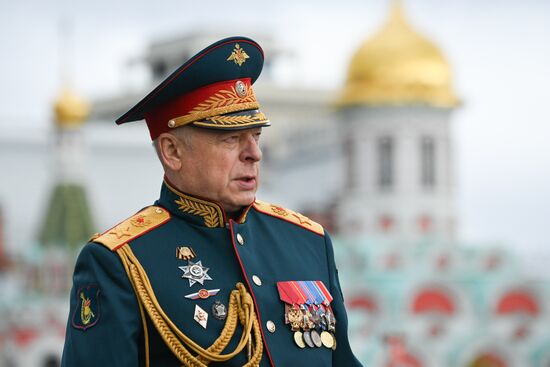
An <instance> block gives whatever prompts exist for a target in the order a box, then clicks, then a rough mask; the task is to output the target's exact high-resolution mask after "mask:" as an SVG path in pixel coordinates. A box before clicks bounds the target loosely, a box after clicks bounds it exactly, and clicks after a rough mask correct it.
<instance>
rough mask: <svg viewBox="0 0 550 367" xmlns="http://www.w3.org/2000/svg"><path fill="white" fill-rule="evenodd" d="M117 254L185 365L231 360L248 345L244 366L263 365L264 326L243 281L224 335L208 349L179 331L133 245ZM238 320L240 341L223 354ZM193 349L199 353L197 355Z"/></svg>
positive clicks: (232, 302)
mask: <svg viewBox="0 0 550 367" xmlns="http://www.w3.org/2000/svg"><path fill="white" fill-rule="evenodd" d="M117 253H118V255H119V257H120V258H121V260H122V263H123V265H124V268H125V270H126V273H128V277H129V278H130V281H131V283H132V286H133V287H134V290H135V292H136V294H137V296H138V300H139V303H140V306H142V307H143V308H145V310H146V311H147V314H148V315H149V317H150V318H151V321H152V322H153V325H155V328H156V329H157V331H158V333H159V335H160V336H161V337H162V339H163V340H164V342H165V343H166V345H167V346H168V347H169V348H170V350H171V351H172V353H173V354H174V355H175V356H176V357H177V358H178V360H179V361H180V362H181V363H183V366H185V367H206V366H208V364H209V363H210V362H224V361H228V360H230V359H231V358H233V357H235V356H236V355H237V354H239V353H240V352H241V351H242V350H243V349H244V348H245V347H247V352H248V353H247V354H248V359H249V360H248V362H247V363H246V364H245V365H244V366H243V367H258V366H259V365H260V360H261V359H262V353H263V344H262V336H261V332H260V325H259V323H258V319H257V318H256V312H255V311H254V302H253V300H252V296H251V295H250V293H248V291H247V290H246V287H245V286H244V285H243V284H242V283H237V285H236V289H234V290H233V291H231V294H230V296H229V309H228V312H227V319H226V321H225V325H224V327H223V329H222V332H221V334H220V336H219V337H218V338H217V339H216V340H215V341H214V343H213V344H212V345H211V346H210V347H208V348H206V349H204V348H202V347H201V346H200V345H198V344H197V343H195V342H194V341H193V340H192V339H190V338H189V337H188V336H187V335H185V334H184V333H183V332H182V331H181V330H179V328H178V327H177V326H176V325H175V324H174V323H173V322H172V320H170V319H169V318H168V316H167V315H166V313H165V312H164V311H163V309H162V307H161V306H160V304H159V303H158V301H157V299H156V297H155V294H154V292H153V288H152V286H151V283H150V282H149V278H148V277H147V274H146V273H145V270H144V269H143V267H142V266H141V264H140V263H139V261H138V259H137V258H136V256H135V255H134V253H133V252H132V250H131V249H130V246H129V245H128V244H125V245H124V246H122V247H120V248H119V249H118V250H117ZM237 320H238V321H239V323H240V324H241V325H242V326H243V333H242V335H241V338H240V340H239V344H238V345H237V347H236V348H235V350H234V351H233V352H231V353H227V354H221V352H222V351H223V350H224V349H225V348H226V347H227V345H228V344H229V342H230V341H231V338H232V337H233V335H234V334H235V330H236V328H237ZM252 333H254V340H252V338H253V337H252ZM190 350H192V351H193V352H195V353H197V354H198V355H197V356H194V355H193V354H191V351H190Z"/></svg>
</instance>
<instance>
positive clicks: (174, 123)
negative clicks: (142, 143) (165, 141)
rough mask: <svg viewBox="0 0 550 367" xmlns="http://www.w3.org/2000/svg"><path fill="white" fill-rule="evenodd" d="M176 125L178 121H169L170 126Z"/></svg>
mask: <svg viewBox="0 0 550 367" xmlns="http://www.w3.org/2000/svg"><path fill="white" fill-rule="evenodd" d="M175 126H176V121H174V120H170V121H168V127H175Z"/></svg>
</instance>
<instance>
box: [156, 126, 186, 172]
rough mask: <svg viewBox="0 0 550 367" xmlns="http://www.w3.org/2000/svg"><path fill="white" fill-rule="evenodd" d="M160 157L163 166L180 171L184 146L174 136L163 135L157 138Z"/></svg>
mask: <svg viewBox="0 0 550 367" xmlns="http://www.w3.org/2000/svg"><path fill="white" fill-rule="evenodd" d="M157 142H158V150H159V156H160V159H161V160H162V163H163V165H165V166H166V167H168V168H170V169H171V170H173V171H179V170H180V169H181V165H182V158H183V144H182V143H181V142H180V141H179V140H178V139H177V138H176V137H175V136H174V135H172V134H168V133H162V134H160V135H159V137H158V138H157Z"/></svg>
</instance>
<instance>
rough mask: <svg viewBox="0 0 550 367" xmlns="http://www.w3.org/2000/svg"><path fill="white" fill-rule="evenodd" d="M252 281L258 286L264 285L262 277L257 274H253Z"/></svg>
mask: <svg viewBox="0 0 550 367" xmlns="http://www.w3.org/2000/svg"><path fill="white" fill-rule="evenodd" d="M252 281H253V282H254V284H256V285H257V286H258V287H259V286H261V285H262V280H261V279H260V277H259V276H257V275H253V276H252Z"/></svg>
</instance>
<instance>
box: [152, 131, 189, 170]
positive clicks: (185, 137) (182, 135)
mask: <svg viewBox="0 0 550 367" xmlns="http://www.w3.org/2000/svg"><path fill="white" fill-rule="evenodd" d="M192 132H193V127H192V126H190V125H185V126H181V127H178V128H176V129H172V130H170V131H168V134H172V135H173V136H175V137H176V139H178V140H179V141H180V142H181V143H182V144H183V145H184V146H185V147H186V148H187V149H192V148H193V144H192V135H193V133H192ZM153 148H154V149H155V152H156V153H157V157H158V158H159V160H160V161H161V162H162V159H161V157H160V146H159V142H158V138H157V139H155V140H153Z"/></svg>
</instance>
